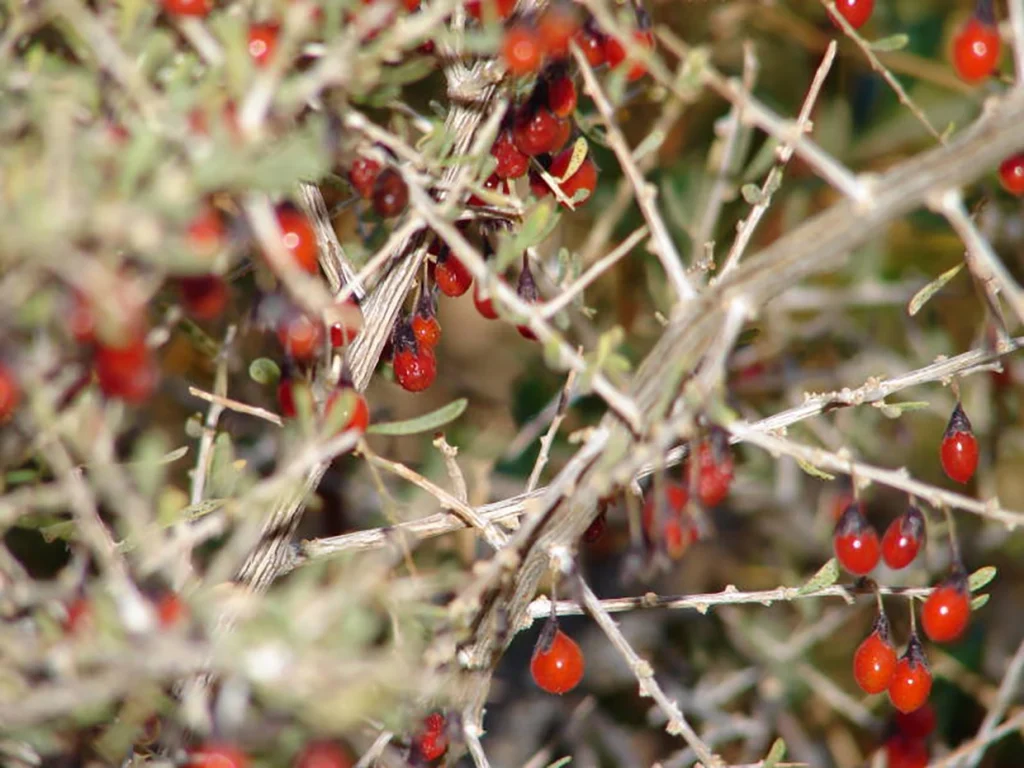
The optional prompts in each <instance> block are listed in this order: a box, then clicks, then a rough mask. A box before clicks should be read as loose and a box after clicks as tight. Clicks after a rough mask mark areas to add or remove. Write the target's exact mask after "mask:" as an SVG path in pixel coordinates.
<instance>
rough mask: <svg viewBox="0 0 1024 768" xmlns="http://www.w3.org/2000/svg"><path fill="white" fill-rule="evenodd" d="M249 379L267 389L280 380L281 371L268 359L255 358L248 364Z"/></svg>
mask: <svg viewBox="0 0 1024 768" xmlns="http://www.w3.org/2000/svg"><path fill="white" fill-rule="evenodd" d="M249 378H250V379H252V380H253V381H255V382H256V383H257V384H262V385H263V386H265V387H267V386H270V385H271V384H276V383H277V382H278V381H279V380H280V378H281V369H280V367H278V365H277V363H275V362H274V361H273V360H271V359H270V358H269V357H257V358H256V359H255V360H253V361H252V362H251V363H249Z"/></svg>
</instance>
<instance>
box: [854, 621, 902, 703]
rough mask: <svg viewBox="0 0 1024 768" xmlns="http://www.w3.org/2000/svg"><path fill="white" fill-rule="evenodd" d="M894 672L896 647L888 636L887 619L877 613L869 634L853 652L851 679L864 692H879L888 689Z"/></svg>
mask: <svg viewBox="0 0 1024 768" xmlns="http://www.w3.org/2000/svg"><path fill="white" fill-rule="evenodd" d="M894 674H896V649H895V648H893V645H892V640H891V639H890V637H889V620H888V619H886V618H885V614H879V616H878V618H877V619H876V620H875V626H874V629H873V631H872V632H871V634H870V635H868V636H867V637H866V638H864V641H863V642H862V643H861V644H860V645H859V646H857V650H856V652H855V653H854V654H853V679H854V680H856V681H857V685H859V686H860V688H861V690H862V691H864V693H881V692H882V691H886V690H888V689H889V684H890V683H891V682H892V678H893V675H894Z"/></svg>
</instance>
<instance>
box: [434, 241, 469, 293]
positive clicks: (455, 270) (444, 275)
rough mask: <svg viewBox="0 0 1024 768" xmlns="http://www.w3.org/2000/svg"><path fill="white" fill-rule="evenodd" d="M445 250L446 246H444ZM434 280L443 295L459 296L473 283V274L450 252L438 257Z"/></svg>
mask: <svg viewBox="0 0 1024 768" xmlns="http://www.w3.org/2000/svg"><path fill="white" fill-rule="evenodd" d="M445 250H446V251H447V247H446V248H445ZM434 281H435V282H436V283H437V287H438V288H439V289H440V290H441V293H443V294H444V295H445V296H461V295H462V294H464V293H465V292H466V291H468V290H469V286H471V285H472V284H473V276H472V275H471V274H470V273H469V270H468V269H466V266H465V264H463V263H462V262H461V261H459V260H458V258H456V257H455V256H453V255H452V254H451V253H447V254H446V255H442V256H441V257H440V258H438V261H437V267H436V268H435V269H434Z"/></svg>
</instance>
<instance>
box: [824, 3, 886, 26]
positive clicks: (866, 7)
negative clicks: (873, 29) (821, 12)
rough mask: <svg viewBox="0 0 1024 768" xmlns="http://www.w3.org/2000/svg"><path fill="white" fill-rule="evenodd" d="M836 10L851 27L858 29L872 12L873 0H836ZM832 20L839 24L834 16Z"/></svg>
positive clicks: (866, 21)
mask: <svg viewBox="0 0 1024 768" xmlns="http://www.w3.org/2000/svg"><path fill="white" fill-rule="evenodd" d="M836 11H837V12H838V13H839V15H840V16H842V17H843V18H844V19H846V22H847V23H848V24H849V25H850V26H851V27H853V28H854V29H860V28H861V27H863V26H864V25H865V24H867V23H868V19H870V18H871V14H872V13H874V11H875V0H836ZM829 15H831V12H830V13H829ZM832 22H833V23H834V24H835V25H836V26H839V24H838V22H836V20H835V19H834V18H833V19H832Z"/></svg>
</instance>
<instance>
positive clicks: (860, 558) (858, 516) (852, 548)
mask: <svg viewBox="0 0 1024 768" xmlns="http://www.w3.org/2000/svg"><path fill="white" fill-rule="evenodd" d="M832 547H833V549H834V550H835V554H836V559H837V560H838V561H839V564H840V565H841V566H843V568H845V569H846V570H847V571H849V572H850V573H852V574H854V575H855V576H863V575H865V574H867V573H870V572H871V570H872V569H873V568H874V567H875V566H876V565H878V559H879V556H880V554H881V552H880V546H879V543H878V532H877V531H875V529H874V526H872V525H871V524H870V523H869V522H868V521H867V519H866V518H865V517H864V514H863V513H862V512H861V508H860V504H858V503H857V502H854V503H853V504H851V505H850V506H848V507H847V508H846V511H845V512H843V514H842V517H840V518H839V521H838V522H837V523H836V527H835V532H834V533H833V535H832Z"/></svg>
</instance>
